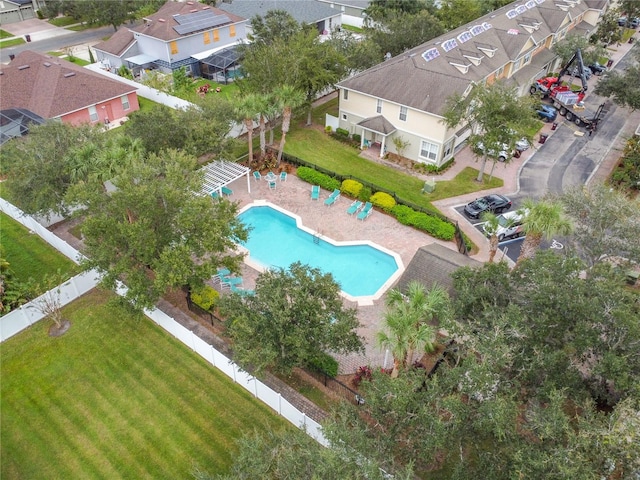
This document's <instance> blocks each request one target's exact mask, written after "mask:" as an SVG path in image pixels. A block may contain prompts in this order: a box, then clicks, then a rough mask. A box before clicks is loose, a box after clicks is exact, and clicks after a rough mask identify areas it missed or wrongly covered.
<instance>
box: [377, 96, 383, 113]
mask: <svg viewBox="0 0 640 480" xmlns="http://www.w3.org/2000/svg"><path fill="white" fill-rule="evenodd" d="M376 113H382V100H380V99H378V102H377V103H376Z"/></svg>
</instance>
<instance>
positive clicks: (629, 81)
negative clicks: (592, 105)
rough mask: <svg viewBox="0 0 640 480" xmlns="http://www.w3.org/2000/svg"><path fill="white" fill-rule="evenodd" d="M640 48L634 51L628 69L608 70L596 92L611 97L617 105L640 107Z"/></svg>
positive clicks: (635, 108) (632, 108)
mask: <svg viewBox="0 0 640 480" xmlns="http://www.w3.org/2000/svg"><path fill="white" fill-rule="evenodd" d="M638 78H640V50H638V49H636V51H635V53H634V62H633V64H632V65H630V66H629V67H627V69H626V70H624V71H622V72H619V71H617V70H608V71H607V72H606V73H605V74H604V76H603V77H602V78H600V80H599V81H598V83H597V84H596V88H595V92H596V93H597V94H598V95H602V96H603V97H609V98H611V99H612V100H613V101H614V103H615V104H616V105H620V106H621V107H626V108H629V109H630V110H632V111H635V110H638V109H640V82H639V81H638Z"/></svg>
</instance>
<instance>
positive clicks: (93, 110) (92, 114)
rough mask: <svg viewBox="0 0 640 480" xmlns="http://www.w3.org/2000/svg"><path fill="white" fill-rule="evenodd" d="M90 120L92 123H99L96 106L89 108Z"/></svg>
mask: <svg viewBox="0 0 640 480" xmlns="http://www.w3.org/2000/svg"><path fill="white" fill-rule="evenodd" d="M89 120H91V121H92V122H97V121H98V110H96V107H95V105H94V106H93V107H89Z"/></svg>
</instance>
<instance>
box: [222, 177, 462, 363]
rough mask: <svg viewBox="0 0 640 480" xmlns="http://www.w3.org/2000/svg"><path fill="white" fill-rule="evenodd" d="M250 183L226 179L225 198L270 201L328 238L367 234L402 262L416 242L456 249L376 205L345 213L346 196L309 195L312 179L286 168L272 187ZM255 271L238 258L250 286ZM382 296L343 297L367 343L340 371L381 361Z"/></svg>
mask: <svg viewBox="0 0 640 480" xmlns="http://www.w3.org/2000/svg"><path fill="white" fill-rule="evenodd" d="M249 184H250V188H251V192H249V191H248V188H247V179H246V178H241V179H239V180H236V181H235V182H233V183H232V184H230V185H229V188H231V189H232V190H233V195H232V196H230V197H227V198H228V199H229V200H231V201H234V202H237V203H238V206H239V209H240V208H242V207H244V206H246V205H248V204H251V203H253V202H256V201H266V202H270V203H273V204H275V205H277V206H279V207H281V208H283V209H285V210H287V211H289V212H291V213H294V214H295V215H298V216H299V217H300V218H301V219H302V223H303V224H304V225H305V226H306V227H308V228H310V229H312V230H315V231H317V232H319V233H320V234H322V235H323V236H326V237H329V238H332V239H333V240H337V241H358V240H370V241H372V242H374V243H376V244H378V245H380V246H382V247H384V248H386V249H389V250H391V251H393V252H395V253H397V254H398V255H399V256H400V258H401V259H402V262H403V264H404V265H403V267H404V268H406V266H407V265H408V264H409V262H410V261H411V259H412V258H413V255H414V254H415V252H416V251H417V250H418V248H420V247H422V246H424V245H428V244H430V243H434V242H435V243H440V244H441V245H444V246H446V247H448V248H450V249H451V250H452V251H455V244H454V243H453V242H444V241H441V240H437V239H434V238H433V237H430V236H429V235H427V234H426V233H422V232H419V231H418V230H415V229H412V228H408V227H405V226H403V225H401V224H399V223H398V221H397V220H396V219H395V218H393V217H391V216H389V215H385V214H384V213H382V212H380V211H377V210H375V211H374V212H373V213H372V214H371V215H370V216H369V218H367V219H366V220H364V221H362V220H358V219H357V218H356V217H355V216H352V215H348V214H347V208H348V207H349V205H351V202H352V200H351V199H350V198H348V197H340V198H339V199H338V201H337V202H335V203H334V204H333V205H332V206H326V205H325V204H324V200H325V199H326V198H327V197H328V196H329V193H330V192H328V191H325V190H321V192H320V199H319V200H311V185H309V184H308V183H306V182H303V181H301V180H300V179H298V177H296V176H295V175H293V174H289V175H288V177H287V180H286V181H284V182H281V181H280V180H278V181H277V187H276V189H275V190H271V189H269V184H268V182H266V181H265V180H264V179H263V180H260V181H256V180H255V179H254V178H253V177H251V179H250V181H249ZM274 248H286V246H280V245H274ZM258 273H259V272H258V271H257V270H255V269H253V268H251V267H250V266H248V265H247V264H246V263H245V264H243V266H242V277H243V279H244V287H245V288H247V289H252V288H254V286H255V280H256V277H257V276H258ZM384 299H385V296H384V295H383V296H382V297H381V298H380V299H378V300H374V301H373V302H372V303H373V304H372V305H358V304H356V303H354V302H350V301H348V300H345V304H346V305H347V306H349V307H353V308H357V309H358V318H359V320H360V323H361V326H360V329H359V331H358V333H359V334H360V335H361V336H362V337H363V338H364V342H365V344H366V349H365V353H364V355H349V356H339V360H340V372H341V373H352V372H354V371H355V370H356V369H357V368H358V367H359V366H361V365H372V366H378V365H380V366H381V365H383V362H384V357H385V354H384V352H383V351H381V350H380V349H379V348H378V347H377V346H376V343H375V334H376V332H377V331H378V330H379V329H380V328H381V327H380V326H381V323H382V318H383V315H384V308H385V307H384ZM391 362H392V358H391V357H390V356H389V357H388V359H387V365H388V366H391Z"/></svg>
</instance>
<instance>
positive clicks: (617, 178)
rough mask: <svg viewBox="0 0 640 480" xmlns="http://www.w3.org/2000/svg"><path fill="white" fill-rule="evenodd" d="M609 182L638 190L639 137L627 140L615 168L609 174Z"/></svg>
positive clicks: (639, 187) (639, 167) (639, 186)
mask: <svg viewBox="0 0 640 480" xmlns="http://www.w3.org/2000/svg"><path fill="white" fill-rule="evenodd" d="M611 182H612V183H613V184H615V185H618V186H619V187H621V188H624V189H630V190H640V138H639V137H633V138H631V139H630V140H629V141H627V145H626V146H625V149H624V153H623V154H622V157H621V158H620V163H618V166H617V168H616V169H615V170H614V171H613V173H612V175H611Z"/></svg>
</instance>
